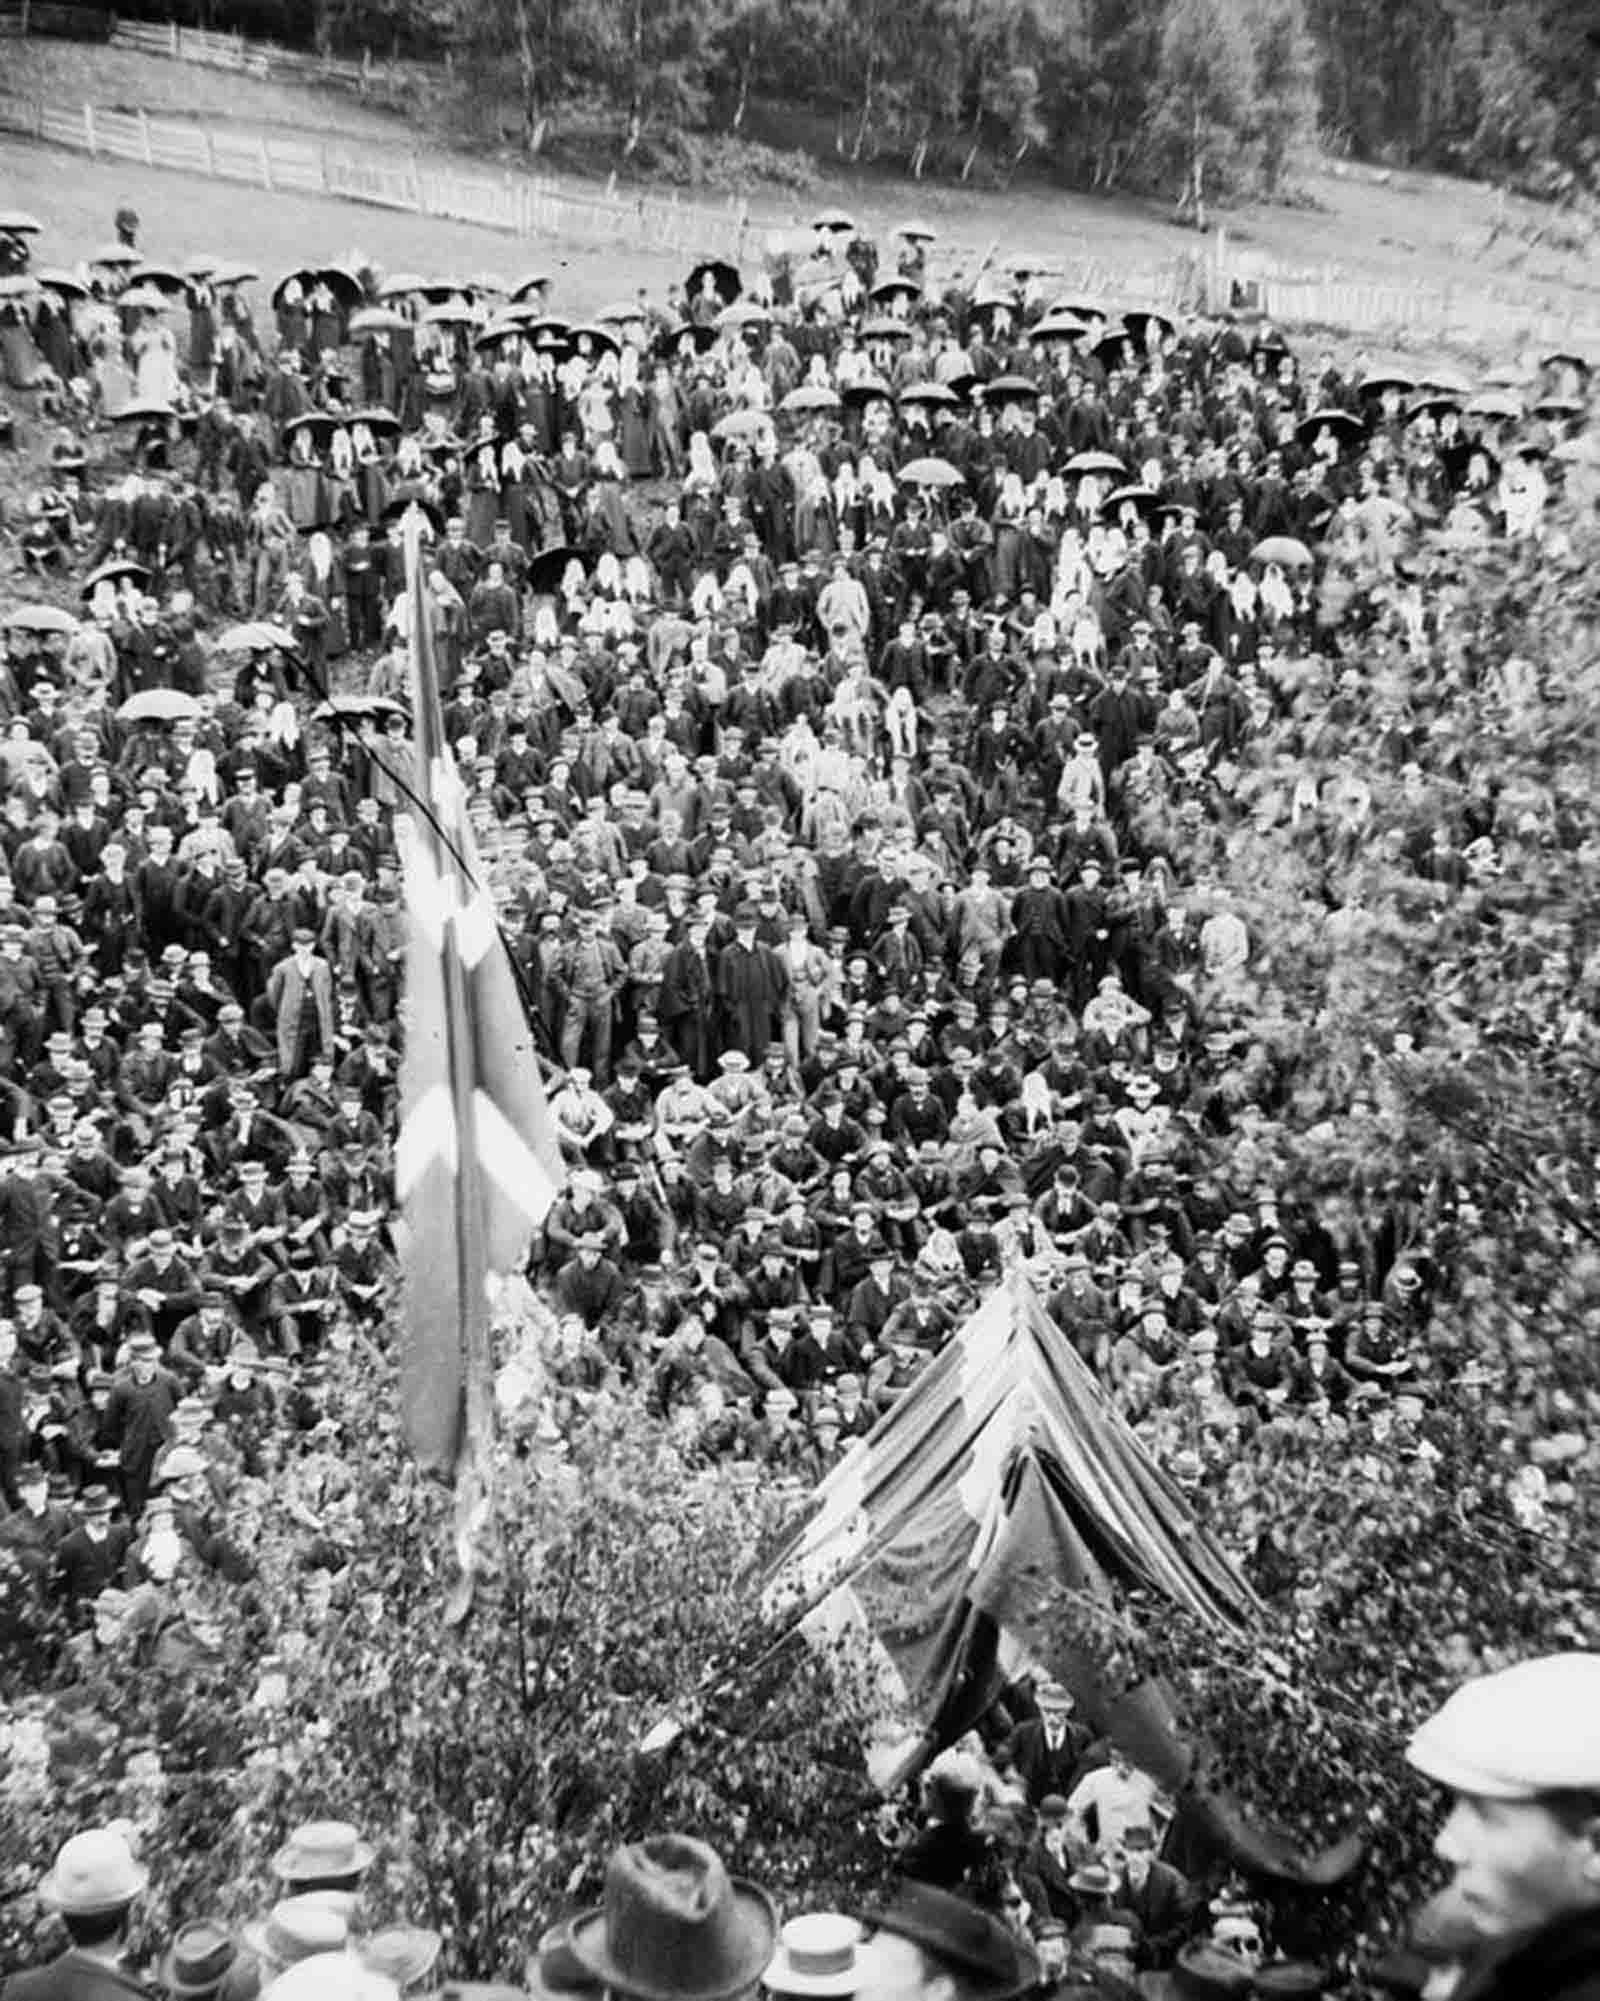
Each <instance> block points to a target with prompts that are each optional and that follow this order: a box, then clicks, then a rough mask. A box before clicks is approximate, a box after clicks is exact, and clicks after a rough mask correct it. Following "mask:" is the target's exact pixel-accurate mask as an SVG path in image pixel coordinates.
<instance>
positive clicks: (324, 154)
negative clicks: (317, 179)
mask: <svg viewBox="0 0 1600 2001" xmlns="http://www.w3.org/2000/svg"><path fill="white" fill-rule="evenodd" d="M317 172H318V173H319V174H320V175H321V176H322V192H323V193H324V194H326V193H327V192H328V142H327V140H326V139H324V140H323V142H322V144H321V145H320V146H319V147H318V148H317Z"/></svg>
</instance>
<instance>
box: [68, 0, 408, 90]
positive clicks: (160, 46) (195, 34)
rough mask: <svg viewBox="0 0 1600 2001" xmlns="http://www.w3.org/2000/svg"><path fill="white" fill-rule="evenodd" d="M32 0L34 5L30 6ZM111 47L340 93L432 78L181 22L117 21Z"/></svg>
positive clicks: (368, 57)
mask: <svg viewBox="0 0 1600 2001" xmlns="http://www.w3.org/2000/svg"><path fill="white" fill-rule="evenodd" d="M31 4H32V0H30V5H31ZM111 46H112V47H113V48H114V49H128V50H131V51H132V52H133V53H135V54H136V55H145V56H162V57H165V58H166V59H167V60H168V61H171V62H185V63H198V64H200V65H201V66H202V67H203V68H205V69H223V70H232V71H234V72H236V73H237V74H239V75H242V76H252V77H257V78H260V79H262V80H264V81H269V82H270V81H279V82H286V83H318V84H324V85H329V86H331V87H333V88H334V89H338V90H350V91H355V92H358V93H359V94H360V95H361V96H363V97H366V96H370V95H373V94H375V93H376V94H382V95H388V96H392V95H394V94H395V92H396V91H397V90H398V89H400V88H401V87H402V86H403V85H405V84H407V83H410V82H415V81H418V80H421V79H423V78H425V77H427V76H429V75H430V74H432V73H431V72H430V71H429V70H428V68H427V66H426V65H424V64H421V63H403V62H377V61H374V59H373V56H372V52H371V50H370V49H369V50H367V51H366V52H365V53H364V54H363V55H362V58H361V60H360V61H359V62H356V61H352V60H350V59H348V58H346V57H342V56H322V55H313V54H309V53H307V52H306V51H305V50H304V49H288V48H284V47H282V46H281V45H280V44H279V43H277V42H261V41H253V40H247V39H246V38H245V37H244V36H243V35H238V34H228V35H219V34H213V33H211V32H210V31H208V30H206V29H204V28H182V27H180V26H179V25H178V23H177V22H176V21H173V22H169V23H167V24H165V25H163V24H161V23H159V22H153V21H118V22H117V23H116V25H115V26H114V27H113V29H112V30H111Z"/></svg>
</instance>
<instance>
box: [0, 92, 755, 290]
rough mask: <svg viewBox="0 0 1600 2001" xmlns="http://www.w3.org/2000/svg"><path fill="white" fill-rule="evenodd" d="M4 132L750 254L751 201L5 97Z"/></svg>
mask: <svg viewBox="0 0 1600 2001" xmlns="http://www.w3.org/2000/svg"><path fill="white" fill-rule="evenodd" d="M0 131H6V132H13V133H21V134H23V135H25V136H26V137H28V138H32V139H39V140H43V141H44V142H46V143H47V144H49V145H54V146H67V147H71V148H72V149H73V150H74V151H75V152H80V153H88V154H90V155H92V156H94V157H96V158H104V159H110V160H132V161H135V162H137V163H139V164H141V165H143V166H147V167H164V168H169V169H173V170H175V171H178V172H181V173H187V174H197V175H203V176H205V177H207V178H209V179H213V180H223V181H239V182H243V183H245V184H246V185H248V186H251V187H258V188H264V189H268V190H272V191H276V192H279V193H285V194H310V195H329V196H333V197H336V198H338V199H340V200H344V201H355V202H365V203H369V204H371V205H373V206H376V207H379V208H390V209H402V210H407V211H410V212H411V213H412V214H416V215H426V216H435V217H439V218H442V219H445V220H448V221H452V222H465V223H471V224H473V225H475V226H476V227H478V228H480V229H491V230H497V231H500V232H502V233H503V234H506V235H512V236H518V237H532V238H538V237H549V236H561V235H572V236H577V237H581V238H584V239H590V240H592V239H593V238H595V237H601V238H603V239H604V240H606V241H608V242H613V243H616V244H618V245H619V246H631V247H635V248H639V249H654V250H666V251H669V252H672V253H675V254H678V255H682V256H685V257H700V256H705V257H727V258H730V259H731V260H733V261H735V262H737V261H738V259H739V258H740V257H741V256H743V255H745V254H746V252H747V248H748V238H749V234H750V231H751V228H752V224H751V219H750V215H749V211H748V209H747V207H746V206H745V205H744V204H743V203H742V202H738V201H729V202H727V203H726V204H724V205H721V206H717V207H713V206H710V205H709V204H705V203H695V202H683V201H679V200H677V199H675V198H674V199H669V200H663V199H661V198H660V197H659V196H655V195H641V196H638V197H636V198H629V197H624V196H608V195H603V194H600V193H595V194H593V195H588V194H575V193H571V192H569V191H568V190H566V189H564V188H558V187H556V186H553V185H551V184H550V183H547V182H543V181H539V180H535V179H533V178H532V177H530V176H527V175H514V174H504V175H499V176H496V175H492V174H462V173H454V172H450V171H448V170H446V169H443V168H436V167H431V166H427V165H423V164H420V163H419V162H417V161H415V160H405V159H397V158H395V157H394V156H392V155H390V156H387V157H386V156H384V155H382V154H378V153H371V152H365V151H363V152H360V153H355V152H352V151H350V150H349V149H348V148H345V147H341V146H338V145H336V144H333V143H329V144H316V143H308V142H306V141H303V140H292V139H284V138H280V137H278V136H277V135H275V134H274V135H271V136H268V135H265V134H262V135H256V134H252V133H244V132H239V131H236V130H234V129H232V128H229V127H216V126H209V125H199V124H195V123H193V122H191V121H190V120H187V119H169V118H151V117H149V116H147V115H146V114H145V113H143V112H122V111H107V110H104V109H102V108H100V107H99V106H96V105H92V104H82V105H74V106H66V105H59V104H47V103H45V102H43V101H42V100H37V99H27V98H21V97H17V96H13V95H7V94H4V93H0Z"/></svg>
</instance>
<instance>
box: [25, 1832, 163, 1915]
mask: <svg viewBox="0 0 1600 2001" xmlns="http://www.w3.org/2000/svg"><path fill="white" fill-rule="evenodd" d="M149 1881H150V1872H149V1870H148V1869H146V1868H144V1867H142V1866H141V1865H140V1864H139V1863H138V1862H136V1861H135V1860H134V1857H133V1850H132V1849H131V1848H130V1847H129V1846H128V1843H127V1839H126V1837H125V1836H123V1835H121V1834H119V1833H118V1832H117V1830H116V1829H115V1828H114V1827H91V1828H87V1829H86V1830H85V1831H84V1832H83V1833H82V1834H75V1835H73V1836H72V1838H71V1840H70V1841H65V1842H63V1843H62V1845H61V1849H60V1852H59V1853H58V1854H57V1856H56V1859H55V1863H54V1865H53V1866H52V1868H51V1870H50V1873H49V1874H48V1875H47V1876H46V1877H45V1878H44V1879H43V1881H42V1882H41V1883H40V1885H39V1901H40V1903H42V1904H44V1905H45V1906H46V1907H47V1908H48V1909H49V1910H52V1911H60V1912H61V1913H62V1914H63V1915H64V1916H68V1917H85V1918H87V1917H95V1916H98V1915H100V1914H102V1913H106V1912H110V1911H116V1910H120V1909H121V1908H122V1906H123V1905H124V1904H131V1903H132V1902H133V1900H134V1898H135V1897H137V1896H141V1895H142V1894H143V1892H144V1889H145V1886H146V1885H147V1884H148V1883H149Z"/></svg>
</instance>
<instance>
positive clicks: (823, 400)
mask: <svg viewBox="0 0 1600 2001" xmlns="http://www.w3.org/2000/svg"><path fill="white" fill-rule="evenodd" d="M838 407H839V398H838V396H837V395H836V394H835V392H834V391H833V390H831V389H829V388H827V387H826V386H825V385H824V384H822V383H820V382H802V383H801V385H800V387H799V388H798V389H791V390H790V391H789V393H788V395H787V396H785V397H784V399H783V401H782V402H781V403H780V404H779V405H778V408H779V409H780V410H781V411H782V412H783V413H784V415H785V416H786V417H793V416H805V415H808V414H810V413H811V412H813V411H816V410H837V409H838Z"/></svg>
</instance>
